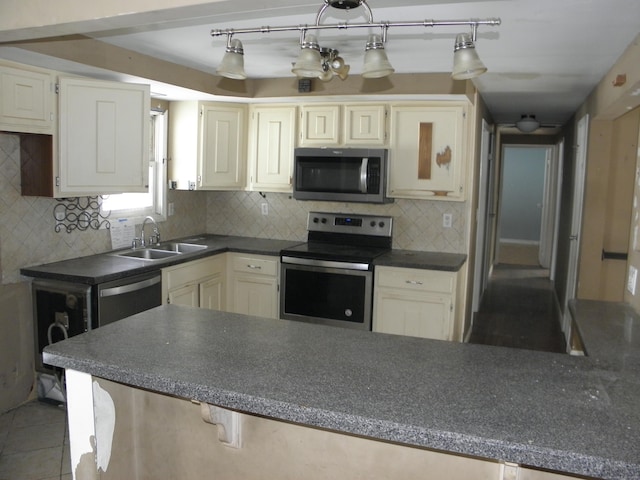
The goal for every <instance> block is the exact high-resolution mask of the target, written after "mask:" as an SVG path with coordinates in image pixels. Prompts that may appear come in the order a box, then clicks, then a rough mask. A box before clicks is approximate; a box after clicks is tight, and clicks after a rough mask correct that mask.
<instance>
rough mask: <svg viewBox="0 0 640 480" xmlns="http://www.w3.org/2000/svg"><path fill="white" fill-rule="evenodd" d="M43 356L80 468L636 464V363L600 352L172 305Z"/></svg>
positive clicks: (283, 473) (639, 431) (348, 472)
mask: <svg viewBox="0 0 640 480" xmlns="http://www.w3.org/2000/svg"><path fill="white" fill-rule="evenodd" d="M44 359H45V362H47V363H49V364H52V365H55V366H58V367H62V368H65V369H67V373H68V385H69V415H70V438H71V447H72V468H73V469H74V470H75V472H76V477H75V478H76V479H79V478H83V479H84V478H103V479H104V478H124V477H125V476H126V478H135V479H146V478H155V479H158V478H203V476H204V475H205V473H204V472H206V474H207V475H212V474H214V473H215V472H219V475H220V478H417V477H418V475H421V476H422V477H424V476H425V475H428V477H429V478H448V479H457V478H460V479H462V478H488V479H503V478H516V477H515V476H513V475H515V474H516V473H517V474H518V475H519V477H517V478H519V479H521V480H525V479H529V480H533V479H536V480H541V479H544V480H551V479H554V480H557V479H560V478H568V477H565V476H564V475H563V474H561V473H557V472H565V473H566V474H569V475H578V476H580V475H581V476H584V477H586V478H607V479H614V478H615V479H620V478H639V477H640V455H639V454H638V445H640V413H639V412H638V409H637V399H638V398H640V382H638V377H637V372H634V371H625V369H624V368H618V367H613V366H611V365H612V364H611V363H610V362H606V364H604V365H602V364H601V363H600V362H599V360H598V359H597V358H591V357H574V356H569V355H560V354H550V353H542V352H534V351H526V350H516V349H509V348H502V347H489V346H482V345H470V344H462V343H455V342H442V341H435V340H427V339H420V338H413V337H404V336H397V335H387V334H379V333H372V332H365V331H355V330H349V329H343V328H335V327H328V326H321V325H312V324H306V323H301V322H292V321H286V320H275V319H266V318H259V317H252V316H245V315H239V314H233V313H226V312H219V311H210V310H204V309H195V308H189V307H178V306H174V305H168V306H162V307H158V308H156V309H153V310H149V311H146V312H143V313H141V314H138V315H135V316H133V317H129V318H127V319H124V320H121V321H119V322H115V323H113V324H110V325H107V326H105V327H103V328H100V329H96V330H94V331H91V332H88V333H86V334H83V335H78V336H76V337H73V338H70V339H69V340H67V341H64V342H60V343H56V344H54V345H51V346H49V347H47V348H46V349H45V357H44ZM92 399H93V400H92ZM209 405H213V406H219V407H222V408H223V409H224V410H223V411H227V409H228V410H231V411H233V412H240V413H239V420H240V422H239V423H240V433H239V434H235V435H233V434H232V432H229V431H227V432H226V433H227V437H229V436H230V437H233V438H235V439H236V440H237V443H238V445H236V446H239V448H232V447H231V446H228V445H225V444H223V443H221V442H220V441H219V440H218V434H219V432H220V436H221V438H223V437H224V435H223V430H222V427H220V426H218V427H215V426H213V425H210V424H209V423H211V422H212V421H214V420H215V419H214V418H213V417H216V415H214V414H213V412H214V411H217V410H216V409H215V407H209ZM210 408H211V410H210ZM94 411H95V413H94ZM209 412H212V413H211V414H210V413H209ZM94 415H95V419H96V422H95V425H96V427H95V432H92V433H91V435H95V441H93V439H92V440H90V439H89V436H88V435H87V436H83V432H84V431H83V430H82V428H84V427H78V423H79V422H81V420H82V419H84V420H85V422H84V423H83V424H82V425H86V424H91V425H93V423H94V422H93V421H92V420H93V418H94ZM216 418H217V417H216ZM203 419H204V420H205V421H203ZM86 420H89V421H86ZM214 423H219V422H218V421H217V420H215V421H214ZM105 424H106V425H107V427H108V428H102V427H104V425H105ZM78 428H79V429H78ZM216 428H217V429H218V430H216ZM105 432H106V433H105ZM92 442H93V443H92ZM152 444H153V446H152ZM95 445H97V447H96V446H95ZM92 448H94V450H93V453H92ZM87 459H89V460H87ZM94 459H95V460H94ZM96 462H97V463H96ZM501 462H508V463H506V464H505V463H501ZM518 465H520V466H518ZM530 467H531V468H530ZM97 468H98V469H100V471H101V472H102V473H101V476H99V475H98V474H96V469H97ZM87 472H89V473H87ZM552 472H556V473H552ZM510 475H512V476H510ZM571 478H574V477H571Z"/></svg>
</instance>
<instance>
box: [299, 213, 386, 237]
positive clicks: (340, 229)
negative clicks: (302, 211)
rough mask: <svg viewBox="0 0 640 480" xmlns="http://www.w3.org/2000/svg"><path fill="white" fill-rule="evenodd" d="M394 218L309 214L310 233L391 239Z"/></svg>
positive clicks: (308, 225)
mask: <svg viewBox="0 0 640 480" xmlns="http://www.w3.org/2000/svg"><path fill="white" fill-rule="evenodd" d="M392 227H393V217H385V216H378V215H359V214H351V213H327V212H309V219H308V222H307V228H308V230H309V231H310V232H328V233H348V234H352V235H374V236H378V237H391V232H392Z"/></svg>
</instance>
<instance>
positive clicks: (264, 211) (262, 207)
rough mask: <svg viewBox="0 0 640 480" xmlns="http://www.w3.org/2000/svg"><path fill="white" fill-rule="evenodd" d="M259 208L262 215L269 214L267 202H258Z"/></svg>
mask: <svg viewBox="0 0 640 480" xmlns="http://www.w3.org/2000/svg"><path fill="white" fill-rule="evenodd" d="M260 210H261V211H262V214H263V215H269V204H268V203H261V204H260Z"/></svg>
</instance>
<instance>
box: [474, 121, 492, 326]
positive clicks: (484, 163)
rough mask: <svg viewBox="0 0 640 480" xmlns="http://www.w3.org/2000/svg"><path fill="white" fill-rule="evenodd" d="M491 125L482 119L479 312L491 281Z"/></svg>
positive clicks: (476, 300)
mask: <svg viewBox="0 0 640 480" xmlns="http://www.w3.org/2000/svg"><path fill="white" fill-rule="evenodd" d="M491 141H492V139H491V127H490V126H489V124H488V123H487V122H486V121H485V120H482V138H481V145H480V151H481V155H480V174H479V179H478V181H479V187H478V209H477V211H476V224H477V231H476V250H475V251H476V260H475V265H474V267H473V303H472V308H473V310H472V311H473V312H474V313H475V312H477V311H478V309H479V308H480V300H481V299H482V294H483V293H484V290H485V288H486V286H487V282H488V281H489V268H488V261H487V259H486V256H487V252H486V247H485V244H486V243H488V242H487V240H488V239H487V238H486V237H487V223H488V220H489V218H488V215H487V206H488V202H489V191H490V190H489V170H490V168H489V164H490V163H491V161H492V158H491V153H492V151H493V148H492V145H491Z"/></svg>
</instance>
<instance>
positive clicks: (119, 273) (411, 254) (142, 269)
mask: <svg viewBox="0 0 640 480" xmlns="http://www.w3.org/2000/svg"><path fill="white" fill-rule="evenodd" d="M171 241H180V242H186V243H197V244H202V245H206V246H207V247H208V248H207V249H205V250H202V251H199V252H195V253H189V254H183V255H177V256H174V257H170V258H167V259H163V260H159V261H145V260H139V259H135V258H126V257H119V256H117V255H113V252H106V253H102V254H97V255H91V256H87V257H80V258H74V259H71V260H62V261H59V262H53V263H47V264H44V265H37V266H32V267H24V268H22V269H20V273H21V274H22V275H25V276H27V277H33V278H42V279H49V280H59V281H64V282H70V283H80V284H86V285H96V284H99V283H104V282H109V281H111V280H118V279H121V278H125V277H128V276H131V275H136V274H139V273H146V272H152V271H155V270H159V269H161V268H164V267H168V266H171V265H176V264H178V263H183V262H187V261H191V260H196V259H199V258H204V257H207V256H210V255H215V254H218V253H223V252H241V253H252V254H257V255H275V256H277V255H279V254H280V250H283V249H285V248H290V247H292V246H294V245H298V244H300V243H303V242H299V241H292V240H272V239H266V238H251V237H238V236H225V235H211V234H201V235H192V236H190V237H184V238H181V239H175V240H171ZM123 250H127V249H123ZM117 251H120V250H116V252H117ZM466 258H467V257H466V255H461V254H453V253H437V252H417V251H409V250H393V251H392V252H390V253H388V254H385V255H383V256H381V257H378V259H377V260H376V262H375V264H376V265H393V266H397V267H407V268H422V269H431V270H449V271H457V270H459V269H460V267H462V265H463V264H464V262H465V260H466Z"/></svg>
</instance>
